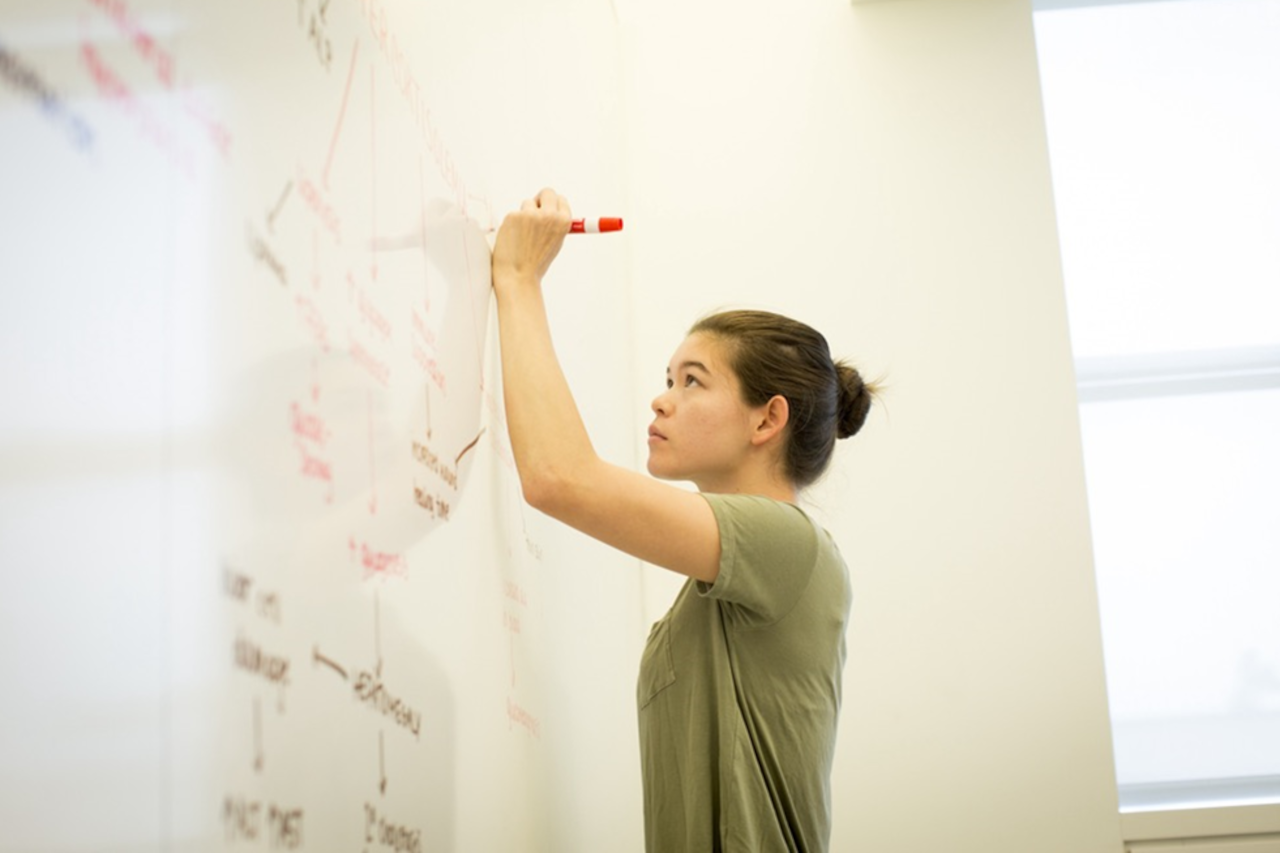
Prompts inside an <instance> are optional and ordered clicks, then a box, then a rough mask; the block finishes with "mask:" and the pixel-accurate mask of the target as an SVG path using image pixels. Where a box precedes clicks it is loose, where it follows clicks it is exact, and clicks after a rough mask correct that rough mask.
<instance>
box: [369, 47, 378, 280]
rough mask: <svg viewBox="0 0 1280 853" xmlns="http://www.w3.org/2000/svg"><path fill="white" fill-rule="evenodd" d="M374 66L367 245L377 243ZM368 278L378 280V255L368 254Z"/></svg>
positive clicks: (371, 68)
mask: <svg viewBox="0 0 1280 853" xmlns="http://www.w3.org/2000/svg"><path fill="white" fill-rule="evenodd" d="M375 68H376V66H375V65H374V64H373V63H372V62H371V63H369V244H370V245H371V246H372V245H373V244H375V243H377V241H378V121H377V119H378V110H377V104H376V103H375V101H374V98H375V97H376V96H377V87H376V86H375V84H374V71H375ZM369 276H370V278H372V279H373V280H374V281H377V280H378V255H377V254H376V253H373V252H370V253H369Z"/></svg>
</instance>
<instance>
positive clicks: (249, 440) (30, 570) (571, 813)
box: [0, 0, 643, 853]
mask: <svg viewBox="0 0 1280 853" xmlns="http://www.w3.org/2000/svg"><path fill="white" fill-rule="evenodd" d="M614 27H615V22H614V20H613V18H612V15H611V13H610V12H609V10H608V9H607V8H603V9H600V8H589V7H587V6H581V7H580V8H579V7H577V6H575V4H559V6H558V7H557V9H555V10H549V9H530V8H526V6H525V5H524V4H515V3H511V4H505V5H504V4H503V3H479V4H456V3H419V2H398V0H270V2H239V1H238V0H237V2H227V3H204V2H195V0H191V2H182V0H172V2H148V0H82V1H81V2H67V0H58V2H48V0H41V2H6V3H5V4H4V9H3V11H2V12H0V140H3V142H0V147H2V148H3V154H4V156H3V158H2V160H0V225H2V230H0V233H3V245H4V249H3V252H0V399H3V404H2V405H0V476H2V480H0V534H2V538H0V565H2V566H3V572H4V578H5V586H6V592H5V594H4V596H2V597H0V631H2V632H3V647H2V649H0V678H2V679H3V682H4V688H3V690H4V693H3V695H4V700H3V708H4V711H3V716H4V723H3V726H0V756H2V760H0V849H3V850H6V851H7V850H15V851H16V850H59V851H72V850H75V851H80V850H83V851H89V850H93V851H102V850H121V851H124V850H129V851H136V850H161V849H164V850H216V849H227V850H293V849H296V850H349V851H360V850H363V851H368V852H369V853H373V852H374V851H392V850H395V851H418V850H422V851H425V850H523V849H530V850H532V849H557V850H568V849H603V848H602V847H601V844H603V843H604V841H603V839H605V838H609V839H613V840H615V841H616V840H617V839H618V838H622V839H628V838H629V839H630V840H624V841H622V842H620V846H619V845H615V844H611V845H610V849H638V847H639V844H640V835H639V796H638V770H637V768H636V767H635V766H634V763H635V759H634V752H635V750H634V749H633V748H630V746H631V743H632V741H633V740H634V711H633V710H632V707H631V701H632V699H631V697H632V687H631V684H632V680H633V678H634V661H635V660H636V658H637V657H638V649H637V644H638V642H639V641H640V640H642V639H643V634H642V631H641V629H640V627H639V623H640V607H639V604H638V595H637V584H638V573H637V569H636V567H635V564H634V562H633V561H627V560H625V559H622V558H620V557H617V556H615V555H612V554H609V553H608V552H606V551H604V550H603V549H601V548H598V547H596V546H594V545H592V544H591V543H588V542H586V541H584V540H582V539H581V538H579V537H576V536H575V535H573V534H571V533H569V532H567V531H565V530H564V529H562V528H558V527H557V526H555V525H553V524H551V523H549V522H547V521H546V520H545V519H543V518H541V517H540V516H538V515H537V514H536V513H534V512H533V511H531V510H529V509H528V508H526V507H525V506H524V505H523V503H522V500H521V497H520V492H519V484H518V481H517V479H516V477H515V473H514V469H513V467H512V463H511V458H510V450H509V446H508V444H507V438H506V428H505V425H504V423H503V421H502V412H501V385H500V377H499V376H498V373H497V370H496V362H495V355H496V348H495V334H496V325H495V322H494V319H493V316H492V311H491V304H490V282H489V270H488V264H489V243H488V239H489V237H488V235H487V232H489V231H490V230H491V229H492V228H493V227H494V226H496V225H497V224H498V222H499V221H500V218H501V215H502V213H503V212H504V211H505V210H507V209H510V208H512V207H514V206H516V205H517V204H518V203H519V201H520V199H521V198H522V197H524V196H527V195H532V194H533V193H534V192H536V191H537V189H538V187H539V186H541V183H542V182H543V181H547V180H549V177H548V176H550V177H552V178H554V179H555V180H557V181H558V182H559V183H560V184H561V185H563V186H565V187H566V189H567V191H570V192H572V191H573V190H574V189H575V187H576V188H577V189H578V193H577V197H578V199H581V201H582V202H583V203H585V204H588V205H590V204H592V203H598V204H599V205H617V204H621V203H622V201H623V199H622V198H621V193H620V191H619V187H620V181H619V179H618V177H617V173H618V172H619V171H620V170H619V169H618V168H617V165H618V164H617V162H616V161H615V160H613V159H611V156H612V155H610V154H608V153H607V152H612V151H617V150H619V149H620V147H621V146H620V144H619V139H620V134H621V131H620V127H619V119H618V117H617V115H616V113H615V112H614V111H613V110H612V107H611V100H612V93H613V92H614V91H615V90H616V88H617V87H618V84H617V82H616V79H615V78H616V65H613V64H611V63H612V62H613V60H612V59H611V58H610V57H611V54H610V53H609V50H610V48H611V46H612V45H613V43H614V40H615V34H614ZM602 52H603V53H602ZM582 67H592V68H596V69H597V71H596V72H595V74H594V75H593V76H591V77H588V78H586V79H580V80H578V82H577V83H576V84H575V87H574V88H575V92H574V98H573V100H570V99H569V98H568V97H567V96H566V92H565V88H566V87H565V86H564V85H563V81H564V80H566V79H569V76H570V74H571V73H572V72H573V69H576V68H582ZM548 128H550V129H551V132H548ZM567 130H571V132H572V138H569V137H567V136H566V135H565V134H566V131H567ZM601 152H605V153H601ZM593 193H595V194H597V195H598V198H597V197H593V195H592V194H593ZM598 212H599V213H606V214H607V213H612V212H614V210H613V209H606V210H600V211H598ZM589 239H591V240H593V241H595V242H594V245H587V246H585V247H582V248H581V249H580V250H579V251H577V252H576V253H575V257H574V259H573V260H571V261H569V262H567V263H566V264H564V265H563V269H558V270H557V272H558V279H557V288H558V290H557V293H556V295H555V296H554V297H553V299H554V300H558V301H559V302H558V304H563V305H564V306H565V307H563V308H558V309H557V310H558V317H559V318H561V319H560V322H565V323H569V322H572V323H573V324H574V329H573V334H572V335H569V334H567V333H566V334H563V335H561V336H560V337H561V338H562V339H567V340H566V343H565V344H564V346H563V348H562V357H563V358H564V360H565V362H566V365H567V368H566V369H567V370H568V371H569V372H570V373H571V374H575V375H576V376H577V377H578V378H579V379H582V378H583V377H585V378H586V379H588V380H592V379H594V380H597V381H594V382H592V384H593V385H595V386H597V387H598V388H599V389H600V390H599V393H597V394H594V395H592V396H590V398H589V399H586V400H584V403H583V410H584V416H585V417H586V418H587V419H588V421H589V422H590V425H591V427H592V429H593V432H594V433H595V434H596V435H597V436H599V437H600V444H601V446H602V448H603V449H605V450H606V451H607V450H610V449H624V453H630V450H629V448H630V447H631V444H632V439H633V436H634V429H635V421H636V418H637V417H639V416H642V415H643V412H642V411H641V412H639V413H633V412H632V410H631V404H630V401H629V400H623V399H621V398H620V397H619V394H620V393H621V392H620V391H619V390H618V389H617V387H614V388H612V389H610V388H608V387H606V386H608V385H610V383H609V382H608V381H607V380H608V379H609V377H611V376H612V375H614V374H624V373H625V372H626V369H627V368H626V364H627V362H626V357H627V351H626V350H625V346H626V343H627V335H626V334H625V333H624V332H625V317H624V316H623V313H624V312H623V308H622V307H619V306H625V302H624V301H622V300H619V299H618V298H617V292H618V290H619V289H622V290H623V292H625V286H626V280H625V275H624V273H623V269H624V268H623V265H622V252H621V251H620V249H619V246H620V245H621V244H620V243H618V242H615V243H613V244H611V245H605V244H604V243H601V242H600V241H601V240H602V239H605V240H607V239H611V238H589ZM580 245H581V244H580ZM601 282H604V283H606V284H607V285H608V287H601V286H600V283H601ZM610 287H611V288H613V291H612V295H611V291H610V290H609V288H610ZM611 303H612V304H611ZM619 365H622V366H621V367H619ZM613 385H614V386H616V385H617V383H613ZM575 566H576V567H582V566H588V567H590V571H582V570H581V568H579V569H577V570H575V569H574V568H573V567H575ZM584 602H585V604H584Z"/></svg>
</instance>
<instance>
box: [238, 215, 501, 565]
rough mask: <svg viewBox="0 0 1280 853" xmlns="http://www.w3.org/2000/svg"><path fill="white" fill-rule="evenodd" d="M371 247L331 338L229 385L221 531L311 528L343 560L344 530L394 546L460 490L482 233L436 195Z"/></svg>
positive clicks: (479, 300) (471, 433)
mask: <svg viewBox="0 0 1280 853" xmlns="http://www.w3.org/2000/svg"><path fill="white" fill-rule="evenodd" d="M378 250H379V261H378V265H379V276H378V279H377V280H376V281H375V282H374V283H373V284H370V285H367V286H366V287H364V288H363V290H362V289H361V288H358V287H356V286H355V285H354V284H353V285H352V286H351V287H350V288H349V292H348V294H347V295H346V298H345V300H344V301H343V302H342V303H341V308H342V311H343V315H342V317H341V320H340V321H339V322H340V323H342V324H345V328H342V326H340V325H339V326H337V328H338V330H339V336H341V337H340V339H339V340H337V341H335V343H334V345H332V346H327V345H325V344H323V343H316V342H308V343H305V344H303V345H299V346H292V347H289V348H285V349H279V350H276V351H275V352H273V353H272V354H270V355H268V356H266V357H265V358H263V359H261V360H260V361H259V362H258V363H257V364H255V365H254V366H253V367H252V368H250V369H249V370H248V371H246V372H245V374H244V375H243V376H241V377H240V378H239V379H238V381H237V382H236V383H235V388H234V391H233V393H232V399H233V403H232V405H231V414H230V424H229V436H230V440H229V443H228V445H227V459H228V463H227V465H226V470H227V473H228V474H229V475H230V477H229V481H228V486H229V488H230V496H231V497H230V500H229V502H228V508H229V510H230V512H231V519H232V521H231V527H230V529H231V530H233V531H235V533H234V534H233V541H241V542H242V541H245V540H246V539H247V540H256V539H260V538H262V537H266V538H268V539H271V540H275V541H277V542H281V541H288V540H295V539H296V537H299V536H302V537H307V536H311V535H314V534H316V532H317V531H318V530H320V529H323V530H324V531H326V532H327V533H326V534H321V535H322V536H324V538H329V537H332V536H337V537H338V539H339V540H340V541H341V542H342V548H341V551H342V556H343V557H344V558H345V556H346V552H347V550H348V544H349V542H350V541H351V540H352V539H353V538H354V539H356V540H358V541H360V542H363V543H369V545H370V548H371V549H372V550H374V551H376V552H377V553H381V554H390V555H395V554H403V553H404V552H405V551H406V550H408V549H409V548H410V547H411V546H412V545H413V544H414V543H416V542H418V541H419V540H421V539H422V538H423V537H425V536H426V535H427V534H429V533H430V531H432V530H433V529H435V528H437V527H438V526H439V525H442V524H447V523H448V522H449V520H450V517H451V516H452V514H453V511H454V509H455V508H456V507H457V506H458V504H459V503H460V502H461V501H462V500H463V499H464V497H465V492H466V486H467V481H468V479H469V476H470V471H471V468H472V463H473V461H474V459H475V458H476V455H477V454H478V453H480V452H482V451H483V450H484V448H485V444H484V443H483V442H482V441H481V439H482V438H483V435H484V427H483V426H482V410H483V399H484V387H483V385H484V379H483V372H484V353H485V334H486V326H487V323H488V316H489V310H488V307H489V298H490V292H491V287H490V277H489V262H490V254H489V245H488V242H487V240H486V239H485V235H484V232H483V231H482V230H481V229H480V227H479V226H478V225H477V224H476V223H475V222H473V221H471V220H469V219H467V218H466V217H464V216H463V215H462V214H461V212H460V211H458V209H457V208H456V207H454V206H452V205H450V204H448V203H446V202H443V201H439V200H436V201H433V202H432V203H431V204H430V205H428V207H427V209H426V213H425V215H424V219H423V220H422V221H421V222H420V223H418V225H417V226H416V227H415V228H414V229H413V232H412V235H411V236H409V237H402V238H396V239H394V240H391V241H389V242H387V243H386V244H385V245H380V246H379V247H378ZM374 301H376V303H377V307H376V308H372V307H370V306H369V305H368V304H366V303H372V302H374ZM370 318H374V319H373V320H371V319H370ZM334 325H337V324H334ZM343 343H345V344H346V345H345V346H343V345H342V344H343ZM371 568H373V569H374V570H376V568H377V567H376V566H373V567H371Z"/></svg>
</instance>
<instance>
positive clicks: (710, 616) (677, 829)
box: [493, 190, 873, 853]
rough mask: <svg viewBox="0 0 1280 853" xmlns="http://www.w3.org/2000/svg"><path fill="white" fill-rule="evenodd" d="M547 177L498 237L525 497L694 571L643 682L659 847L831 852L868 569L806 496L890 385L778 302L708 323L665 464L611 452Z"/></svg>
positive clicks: (510, 395)
mask: <svg viewBox="0 0 1280 853" xmlns="http://www.w3.org/2000/svg"><path fill="white" fill-rule="evenodd" d="M570 221H571V217H570V209H569V204H568V202H567V201H566V200H565V199H564V198H563V197H561V196H560V195H558V194H557V193H555V192H554V191H552V190H543V191H542V192H540V193H539V194H538V196H537V197H536V198H534V199H530V200H528V201H526V202H524V203H523V204H522V205H521V209H520V211H519V212H516V213H512V214H510V215H509V216H507V218H506V219H505V220H504V221H503V224H502V227H501V228H500V229H499V231H498V236H497V240H496V243H495V245H494V250H493V287H494V291H495V294H496V297H497V303H498V321H499V327H500V328H499V332H500V340H501V350H502V371H503V387H504V392H505V405H506V413H507V424H508V428H509V430H510V433H511V445H512V449H513V451H514V453H515V460H516V467H517V470H518V471H519V474H520V482H521V487H522V489H523V491H524V496H525V499H526V500H527V501H528V502H529V503H530V504H531V505H532V506H534V507H535V508H537V509H539V510H541V511H542V512H544V513H546V514H548V515H551V516H552V517H554V518H557V519H559V520H561V521H563V522H565V523H566V524H569V525H571V526H573V527H575V528H577V529H579V530H581V531H583V532H584V533H587V534H588V535H590V536H593V537H595V538H596V539H599V540H600V541H602V542H605V543H607V544H609V545H612V546H614V547H616V548H619V549H621V550H623V551H626V552H627V553H629V554H633V555H635V556H636V557H639V558H640V559H642V560H645V561H647V562H650V563H653V564H655V565H658V566H663V567H665V568H667V569H671V570H672V571H675V572H679V573H680V574H683V575H687V576H688V578H689V581H688V582H687V583H686V584H685V586H684V588H683V589H682V590H681V592H680V594H679V596H678V597H677V599H676V601H675V603H674V604H673V605H672V607H671V610H670V611H669V612H668V613H667V615H666V616H665V617H663V619H662V620H661V621H660V622H658V623H657V624H656V625H654V627H653V630H652V631H651V633H650V635H649V641H648V644H647V646H646V648H645V652H644V657H643V659H642V661H641V664H640V678H639V684H638V688H637V700H638V703H639V718H640V744H641V767H642V771H643V776H644V807H645V840H646V847H647V849H648V850H649V851H651V853H656V852H657V851H662V853H680V852H681V851H689V853H694V851H696V853H707V851H725V853H729V851H735V853H736V852H737V851H741V853H748V851H749V853H765V851H824V850H826V849H827V845H828V840H829V836H830V825H831V799H830V773H831V761H832V755H833V750H834V746H835V736H836V720H837V716H838V712H839V708H840V689H841V671H842V669H843V665H844V656H845V647H844V633H845V623H846V621H847V619H848V615H849V603H850V592H849V580H848V573H847V570H846V568H845V564H844V561H843V559H842V558H841V556H840V554H839V552H838V550H837V549H836V546H835V543H834V542H833V541H832V539H831V537H830V536H829V535H828V534H827V533H826V532H825V531H823V530H822V529H821V528H819V527H818V526H816V525H815V524H814V523H813V522H812V521H811V520H810V519H809V518H808V517H807V516H806V515H805V514H804V513H803V512H802V511H801V510H800V509H798V508H797V507H796V499H797V492H798V490H799V489H801V488H803V487H804V486H807V485H809V484H810V483H812V482H813V481H814V480H815V479H816V478H817V477H818V476H819V475H820V474H821V473H822V472H823V470H824V469H825V468H826V466H827V463H828V462H829V460H830V458H831V453H832V450H833V448H834V445H835V440H836V439H837V438H845V437H848V436H850V435H853V434H854V433H855V432H857V431H858V429H859V428H860V427H861V426H862V423H863V421H864V420H865V419H866V415H867V411H868V408H869V407H870V403H871V397H872V394H873V390H872V389H871V388H869V387H867V386H866V385H865V384H864V383H863V381H862V379H861V377H859V375H858V373H857V371H856V370H854V369H853V368H851V367H849V366H847V365H845V364H843V363H834V362H833V361H832V359H831V355H830V352H829V350H828V348H827V342H826V340H825V339H824V338H823V337H822V336H821V335H820V334H818V333H817V332H816V331H814V330H813V329H811V328H809V327H808V326H806V325H804V324H802V323H798V322H795V321H793V320H790V319H787V318H785V317H780V316H778V315H775V314H769V313H764V312H728V313H723V314H716V315H712V316H710V317H707V318H704V319H703V320H701V321H699V322H698V323H697V324H695V325H694V327H693V329H692V330H691V331H690V334H689V335H688V337H687V338H686V339H685V340H684V342H683V343H681V344H680V346H679V348H678V349H677V350H676V352H675V354H674V355H673V356H672V358H671V362H670V364H669V365H668V367H667V381H666V386H667V387H666V390H665V391H664V392H663V393H662V394H660V395H659V396H658V397H657V398H656V399H655V400H654V401H653V404H652V408H653V413H654V419H653V423H652V426H651V427H650V428H649V463H648V468H649V473H650V474H652V475H653V477H656V478H660V479H663V480H689V481H692V482H693V483H694V484H695V485H697V487H698V490H699V491H698V493H693V492H689V491H686V490H684V489H680V488H677V487H674V486H670V485H667V484H665V483H662V482H659V481H658V480H657V479H653V478H652V477H646V476H644V475H642V474H638V473H636V472H633V471H630V470H627V469H624V468H619V467H617V466H614V465H611V464H609V463H608V462H605V461H604V460H602V459H601V458H600V457H599V456H597V455H596V453H595V451H594V449H593V448H592V445H591V441H590V439H589V438H588V437H587V434H586V430H585V428H584V427H583V423H582V419H581V417H580V416H579V414H578V410H577V406H576V404H575V403H574V400H573V396H572V394H571V393H570V391H569V387H568V385H567V383H566V381H565V378H564V374H563V372H562V371H561V369H560V366H559V363H558V362H557V360H556V356H555V352H554V350H553V348H552V342H551V335H550V331H549V329H548V325H547V315H546V309H545V306H544V304H543V299H542V290H541V282H542V278H543V276H544V275H545V274H546V272H547V270H548V268H549V267H550V265H551V262H552V261H553V260H554V259H555V257H556V255H557V254H558V253H559V251H560V247H561V245H562V243H563V242H564V238H565V235H566V234H567V233H568V231H569V225H570Z"/></svg>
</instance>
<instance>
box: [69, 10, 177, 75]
mask: <svg viewBox="0 0 1280 853" xmlns="http://www.w3.org/2000/svg"><path fill="white" fill-rule="evenodd" d="M89 3H90V4H91V5H94V6H97V7H98V8H99V9H101V10H102V11H103V12H104V13H105V14H106V16H107V17H108V18H110V19H111V20H112V21H114V22H115V24H116V26H117V27H119V28H120V30H121V32H123V33H124V35H125V37H126V38H128V39H129V43H130V44H132V45H133V49H134V50H135V51H136V52H137V54H138V56H140V57H142V60H143V61H144V62H146V63H147V65H148V66H150V68H151V70H152V71H153V72H154V73H155V75H156V79H157V80H159V81H160V82H161V83H163V84H164V87H165V88H166V89H172V88H173V55H172V54H171V53H169V51H167V50H165V49H164V48H162V47H161V46H160V45H158V44H157V43H156V40H155V38H154V37H152V35H151V33H149V32H147V31H146V29H144V28H143V27H142V26H141V25H140V24H139V23H138V20H137V19H136V18H135V17H134V16H133V14H132V13H130V11H129V4H128V3H125V2H124V0H89Z"/></svg>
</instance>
